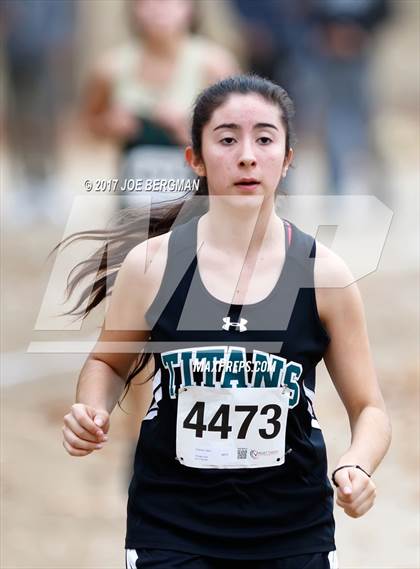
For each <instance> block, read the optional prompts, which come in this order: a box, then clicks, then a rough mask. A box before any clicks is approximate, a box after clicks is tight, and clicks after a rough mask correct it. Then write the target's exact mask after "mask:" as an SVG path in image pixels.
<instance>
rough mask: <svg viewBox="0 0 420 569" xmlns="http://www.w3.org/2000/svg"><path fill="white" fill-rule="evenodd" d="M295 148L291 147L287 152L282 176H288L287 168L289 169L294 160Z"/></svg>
mask: <svg viewBox="0 0 420 569" xmlns="http://www.w3.org/2000/svg"><path fill="white" fill-rule="evenodd" d="M293 154H294V153H293V148H289V152H288V153H287V154H286V156H285V158H284V162H283V170H282V173H281V176H282V178H285V177H286V174H287V170H288V169H289V166H290V164H291V163H292V160H293Z"/></svg>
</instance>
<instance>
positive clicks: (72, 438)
mask: <svg viewBox="0 0 420 569" xmlns="http://www.w3.org/2000/svg"><path fill="white" fill-rule="evenodd" d="M63 435H64V440H65V441H66V442H68V443H69V445H70V446H72V447H73V448H76V449H78V450H90V451H92V450H97V449H98V450H99V449H101V448H102V447H103V445H102V444H101V443H97V442H94V443H91V442H89V441H84V440H83V439H80V438H79V437H78V436H77V435H75V434H74V433H73V431H71V430H70V429H69V428H68V427H63Z"/></svg>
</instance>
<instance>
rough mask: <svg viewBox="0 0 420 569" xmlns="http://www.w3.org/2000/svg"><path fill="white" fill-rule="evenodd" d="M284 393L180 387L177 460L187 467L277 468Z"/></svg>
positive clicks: (286, 398) (284, 414)
mask: <svg viewBox="0 0 420 569" xmlns="http://www.w3.org/2000/svg"><path fill="white" fill-rule="evenodd" d="M289 394H290V389H289V388H288V387H267V388H259V387H248V388H222V387H220V388H217V387H204V386H203V387H201V386H191V387H182V388H180V390H179V392H178V415H177V429H176V452H177V459H178V460H179V461H180V463H181V464H184V465H185V466H190V467H193V468H261V467H267V466H280V465H281V464H283V463H284V460H285V439H286V424H287V413H288V410H289V400H290V395H289Z"/></svg>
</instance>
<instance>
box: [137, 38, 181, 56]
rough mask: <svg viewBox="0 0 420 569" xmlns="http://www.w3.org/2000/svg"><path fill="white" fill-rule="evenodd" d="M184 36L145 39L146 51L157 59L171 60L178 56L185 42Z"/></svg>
mask: <svg viewBox="0 0 420 569" xmlns="http://www.w3.org/2000/svg"><path fill="white" fill-rule="evenodd" d="M183 39H184V36H183V34H179V35H174V36H167V37H164V38H157V37H153V36H149V37H145V38H144V49H145V51H147V52H148V53H150V54H151V55H153V56H155V57H161V58H168V59H171V58H173V57H176V56H177V55H178V50H179V48H180V46H181V44H182V42H183Z"/></svg>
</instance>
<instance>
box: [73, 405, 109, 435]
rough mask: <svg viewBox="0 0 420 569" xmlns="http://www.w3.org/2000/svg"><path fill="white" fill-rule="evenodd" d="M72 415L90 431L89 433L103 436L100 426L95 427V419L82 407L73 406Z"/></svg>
mask: <svg viewBox="0 0 420 569" xmlns="http://www.w3.org/2000/svg"><path fill="white" fill-rule="evenodd" d="M71 413H72V415H73V417H74V418H75V419H76V421H77V422H78V423H79V425H81V426H82V427H83V428H84V429H86V430H87V431H89V433H92V435H95V436H100V435H102V434H103V432H102V429H101V428H100V427H98V425H95V423H94V422H93V419H91V418H90V417H89V415H88V414H87V412H86V409H85V408H84V407H80V406H78V405H77V404H76V405H73V406H72V408H71Z"/></svg>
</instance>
